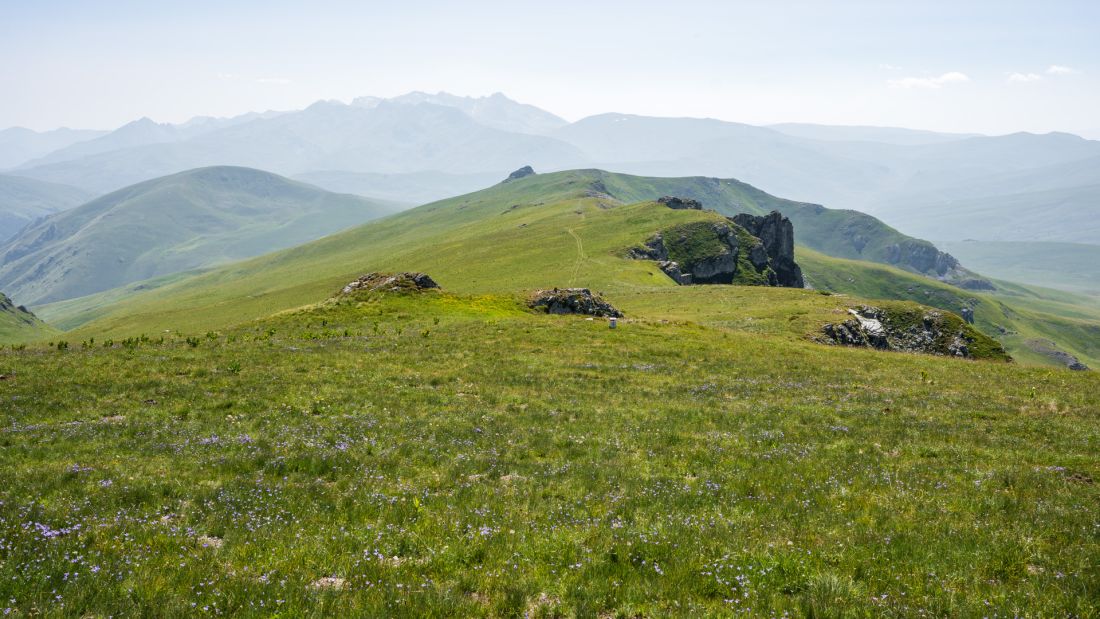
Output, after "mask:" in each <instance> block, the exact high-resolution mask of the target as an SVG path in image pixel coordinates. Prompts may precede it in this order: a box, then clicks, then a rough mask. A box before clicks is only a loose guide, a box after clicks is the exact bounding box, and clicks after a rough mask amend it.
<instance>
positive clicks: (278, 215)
mask: <svg viewBox="0 0 1100 619" xmlns="http://www.w3.org/2000/svg"><path fill="white" fill-rule="evenodd" d="M393 210H394V209H393V208H392V207H391V206H390V205H389V204H386V203H379V202H374V201H369V200H366V199H363V198H360V197H358V196H351V195H345V194H333V193H329V192H326V191H323V190H321V189H318V188H316V187H313V186H310V185H305V184H302V183H297V182H294V181H290V180H288V179H285V178H282V177H280V176H276V175H274V174H269V173H267V172H261V171H259V170H251V169H248V168H233V167H215V168H201V169H198V170H191V171H188V172H181V173H179V174H174V175H172V176H168V177H165V178H160V179H155V180H152V181H148V182H145V183H140V184H138V185H134V186H132V187H128V188H126V189H122V190H120V191H116V192H114V193H111V194H108V195H106V196H103V197H101V198H98V199H96V200H93V201H91V202H88V203H87V204H84V205H82V206H80V207H78V208H75V209H72V210H69V211H65V212H63V213H58V214H57V215H54V216H51V217H49V218H47V219H44V220H42V221H39V222H37V223H35V224H34V225H32V226H30V227H28V228H27V229H25V230H24V231H22V232H21V233H20V234H19V235H18V236H16V237H15V238H13V239H11V240H9V241H8V242H7V243H5V244H4V245H2V246H0V287H3V289H5V290H6V291H8V292H9V294H12V295H14V296H16V297H17V298H19V299H22V300H25V301H26V302H27V303H34V304H41V303H46V302H50V301H57V300H62V299H69V298H74V297H79V296H83V295H87V294H91V293H95V292H100V291H103V290H108V289H111V288H115V287H117V286H120V285H124V284H127V283H129V282H134V281H138V280H143V279H147V278H150V277H156V276H160V275H165V274H169V273H174V272H178V271H186V270H189V269H195V268H199V267H204V266H210V265H214V264H219V263H224V262H230V261H233V260H239V259H241V258H247V257H249V256H255V255H258V254H263V253H267V252H269V251H273V250H276V249H281V248H283V247H288V246H291V245H297V244H299V243H304V242H306V241H310V240H313V239H315V238H318V237H321V236H324V235H326V234H329V233H332V232H335V231H337V230H341V229H344V228H347V227H348V226H352V225H355V224H360V223H363V222H365V221H368V220H371V219H374V218H376V217H380V216H382V215H385V214H388V213H390V212H392V211H393Z"/></svg>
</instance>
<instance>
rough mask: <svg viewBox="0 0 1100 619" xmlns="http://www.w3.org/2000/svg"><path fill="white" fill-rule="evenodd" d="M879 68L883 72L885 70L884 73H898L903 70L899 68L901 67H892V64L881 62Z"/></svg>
mask: <svg viewBox="0 0 1100 619" xmlns="http://www.w3.org/2000/svg"><path fill="white" fill-rule="evenodd" d="M878 68H880V69H882V70H884V71H897V70H899V69H901V67H899V66H897V65H892V64H890V63H888V62H880V63H878Z"/></svg>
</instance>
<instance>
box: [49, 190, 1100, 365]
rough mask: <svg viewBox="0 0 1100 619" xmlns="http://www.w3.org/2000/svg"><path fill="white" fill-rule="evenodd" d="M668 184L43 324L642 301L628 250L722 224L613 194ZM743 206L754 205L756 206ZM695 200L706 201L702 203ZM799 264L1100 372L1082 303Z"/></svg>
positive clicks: (508, 201) (474, 219)
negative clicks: (581, 290)
mask: <svg viewBox="0 0 1100 619" xmlns="http://www.w3.org/2000/svg"><path fill="white" fill-rule="evenodd" d="M668 180H669V179H646V178H642V177H631V176H625V175H612V174H607V173H602V172H598V171H579V172H563V173H556V174H544V175H537V176H531V177H527V178H524V179H522V180H520V181H515V182H509V183H502V184H499V185H496V186H494V187H492V188H489V189H486V190H484V191H481V192H477V193H474V194H469V195H467V196H460V197H458V198H452V199H449V200H444V201H441V202H437V203H434V204H430V205H426V206H423V207H420V208H417V209H413V210H411V211H407V212H405V213H400V214H397V215H394V216H391V217H389V218H386V219H383V220H379V221H376V222H372V223H371V224H369V225H366V226H363V227H359V228H354V229H351V230H348V231H345V232H342V233H339V234H336V235H333V236H331V237H327V238H325V239H321V240H318V241H315V242H313V243H309V244H307V245H304V246H300V247H297V248H293V249H290V250H286V251H283V252H278V253H274V254H270V255H266V256H262V257H259V258H256V259H252V260H249V261H244V262H240V263H235V264H233V265H229V266H227V267H223V268H220V269H216V270H213V271H210V272H207V273H203V274H199V275H196V276H194V277H186V278H181V279H179V280H173V281H168V282H154V283H153V284H151V285H150V289H147V290H143V291H134V292H137V294H131V293H129V292H127V293H123V294H120V293H119V292H118V291H114V292H112V293H110V295H108V296H92V297H88V298H85V299H77V300H75V301H73V302H69V303H65V304H58V305H54V306H48V307H45V308H43V309H42V310H41V314H42V316H43V317H44V318H45V319H46V320H48V321H51V322H54V323H55V324H59V325H64V326H66V327H71V328H74V331H73V333H72V335H71V337H72V338H73V339H74V340H79V339H86V338H88V337H93V336H99V337H101V338H102V337H116V338H117V337H126V336H132V335H138V334H141V333H147V334H155V333H159V332H161V331H163V330H165V329H173V330H179V331H183V332H188V333H201V332H204V331H206V330H211V329H220V328H223V327H225V326H227V325H232V324H239V323H242V322H245V321H248V320H253V319H257V318H260V317H263V316H267V315H270V314H271V313H273V312H277V311H281V310H285V309H289V308H293V307H297V306H301V305H304V304H308V303H312V302H315V301H316V300H317V299H321V298H325V297H327V296H328V295H329V294H331V293H332V292H333V291H335V290H337V289H339V287H340V286H342V285H343V284H344V283H346V282H347V281H350V280H351V279H353V278H355V277H356V276H358V275H360V274H362V273H364V272H367V271H373V270H383V271H404V270H420V271H425V272H428V273H430V274H431V275H432V276H433V277H435V278H436V279H437V280H439V281H440V282H441V283H443V285H444V287H445V288H446V289H448V290H452V291H456V292H464V293H473V294H488V293H493V294H499V293H502V292H503V293H513V292H516V291H519V290H523V289H530V288H540V287H550V286H573V285H581V286H587V287H590V288H594V289H597V290H602V291H604V292H606V293H607V294H608V295H609V297H610V298H611V299H612V301H613V302H618V301H619V300H620V299H622V298H624V295H627V294H629V293H632V292H634V291H638V290H650V289H655V290H660V289H661V288H664V287H667V286H671V285H672V282H671V281H670V280H669V279H668V278H667V277H665V276H664V275H663V274H662V273H661V272H660V271H659V270H658V269H656V268H655V267H654V265H652V264H651V263H648V262H645V261H635V260H628V259H625V258H624V257H623V255H624V253H623V250H625V249H626V248H629V247H633V246H636V245H638V244H639V243H641V242H644V241H645V240H646V239H648V238H650V237H651V236H652V234H653V233H654V232H656V231H658V230H662V229H667V228H670V227H674V226H677V225H683V224H689V223H692V222H704V221H707V222H709V221H719V220H721V217H720V215H718V214H716V213H712V212H703V211H690V210H687V211H675V210H671V209H667V208H663V207H658V206H656V205H654V204H652V203H638V204H630V205H624V204H623V203H622V202H621V201H619V200H618V199H616V198H614V197H612V195H611V193H610V192H613V193H615V194H618V195H624V196H626V197H625V198H624V199H633V198H635V197H638V196H652V195H654V194H659V193H661V191H662V190H665V189H668V190H669V191H673V190H675V189H676V187H673V186H666V185H663V184H662V183H665V181H668ZM671 180H673V181H677V182H678V183H681V185H682V184H683V183H687V182H688V181H691V180H695V181H698V182H697V185H698V187H700V188H702V189H700V190H699V191H703V189H707V188H710V189H713V190H715V191H721V192H729V191H733V190H734V189H737V190H741V189H740V188H739V186H737V185H731V184H725V185H723V183H725V181H722V182H712V181H713V179H671ZM619 185H622V186H621V187H620V186H619ZM627 189H630V192H633V193H630V192H628V191H627ZM680 193H681V195H685V194H686V193H687V192H680ZM763 195H765V196H766V195H767V194H763ZM746 196H747V197H746V200H747V199H749V198H752V195H750V194H746ZM688 197H702V199H704V200H706V199H708V198H707V197H706V196H705V195H703V196H700V194H692V195H691V196H688ZM728 197H729V196H728V195H727V196H726V198H728ZM725 203H726V204H732V202H730V201H729V200H727V201H726V202H725ZM744 204H745V206H746V209H747V210H753V209H757V208H761V206H760V204H757V203H752V204H750V203H748V202H745V203H744ZM750 207H751V208H750ZM797 229H798V228H797V226H796V230H797ZM797 259H798V260H799V262H800V263H801V264H802V266H803V269H804V271H805V272H806V275H807V281H808V282H809V283H810V284H811V285H813V286H815V287H816V288H819V289H822V290H829V291H833V292H840V293H845V294H850V295H855V296H859V297H863V298H867V299H901V300H911V301H916V302H918V303H924V304H927V305H932V306H935V307H939V308H942V309H947V310H950V311H955V312H957V311H959V310H960V309H961V308H962V307H964V306H970V307H975V312H976V316H977V320H978V326H979V327H980V328H981V329H982V330H983V331H984V332H985V333H986V334H990V335H994V336H998V337H1000V338H1002V341H1003V342H1004V343H1005V344H1006V346H1007V347H1008V349H1009V352H1010V353H1011V354H1013V355H1016V356H1018V357H1020V358H1022V359H1023V360H1025V361H1028V362H1034V363H1044V364H1049V363H1053V362H1052V361H1051V360H1050V359H1049V358H1047V357H1045V356H1043V355H1040V354H1036V353H1033V352H1031V350H1030V348H1029V347H1028V346H1027V340H1028V339H1029V338H1034V337H1039V336H1042V337H1047V338H1049V339H1053V340H1055V341H1056V342H1058V343H1059V345H1060V346H1062V347H1063V348H1064V349H1065V350H1068V351H1070V352H1072V353H1073V354H1075V355H1077V356H1078V357H1079V358H1081V359H1082V360H1083V361H1085V363H1089V364H1090V365H1093V364H1094V365H1097V366H1100V351H1097V350H1096V348H1095V347H1096V345H1097V344H1098V343H1100V336H1098V335H1096V334H1095V333H1094V329H1095V328H1096V325H1097V324H1100V319H1098V318H1100V317H1095V316H1091V315H1089V314H1088V313H1087V312H1086V313H1085V314H1082V315H1078V316H1071V315H1069V308H1072V307H1073V304H1072V303H1070V300H1068V299H1066V300H1059V301H1058V304H1059V307H1061V308H1062V309H1063V310H1065V311H1062V313H1061V314H1060V315H1056V314H1055V313H1052V312H1050V311H1044V309H1043V308H1044V307H1047V306H1048V305H1051V302H1050V300H1049V299H1047V298H1046V297H1044V296H1040V295H1037V294H1032V293H1030V292H1029V293H1028V294H1030V295H1031V296H1028V295H1025V294H1024V292H1027V290H1026V289H1023V288H1020V289H1019V291H1018V293H1017V294H1016V296H992V295H989V294H985V293H982V294H978V293H973V292H971V291H965V290H961V289H959V288H955V287H953V286H949V285H946V284H942V283H939V282H936V281H934V280H930V279H927V278H924V277H920V276H917V275H914V274H912V273H908V272H905V271H901V270H899V269H895V268H891V267H888V266H885V265H876V264H871V263H866V262H858V261H852V260H844V259H839V258H831V257H828V256H824V255H823V254H821V253H818V252H815V251H813V250H809V249H807V248H805V247H802V246H800V247H799V249H798V255H797ZM1020 299H1022V300H1023V302H1022V303H1021V302H1020ZM1060 311H1061V310H1060ZM1039 323H1041V325H1040V324H1039ZM998 327H1000V328H1001V329H998ZM1002 329H1003V330H1004V331H1005V333H1004V334H1003V335H1002V333H1001V330H1002ZM1090 362H1091V363H1090Z"/></svg>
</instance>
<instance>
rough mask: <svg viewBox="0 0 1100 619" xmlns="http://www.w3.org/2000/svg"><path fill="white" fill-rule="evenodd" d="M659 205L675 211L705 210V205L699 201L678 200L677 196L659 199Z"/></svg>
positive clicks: (689, 199)
mask: <svg viewBox="0 0 1100 619" xmlns="http://www.w3.org/2000/svg"><path fill="white" fill-rule="evenodd" d="M657 203H658V204H664V205H665V206H667V207H668V208H670V209H673V210H677V211H678V210H685V209H690V210H694V211H701V210H703V203H702V202H700V201H698V200H692V199H691V198H677V197H676V196H664V197H661V198H657Z"/></svg>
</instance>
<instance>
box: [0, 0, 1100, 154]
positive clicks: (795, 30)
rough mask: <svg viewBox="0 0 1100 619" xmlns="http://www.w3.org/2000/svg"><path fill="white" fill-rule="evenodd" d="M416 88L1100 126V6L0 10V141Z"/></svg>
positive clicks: (669, 110)
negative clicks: (21, 132)
mask: <svg viewBox="0 0 1100 619" xmlns="http://www.w3.org/2000/svg"><path fill="white" fill-rule="evenodd" d="M409 90H425V91H432V92H434V91H438V90H446V91H448V92H453V93H455V94H464V95H482V94H490V93H492V92H495V91H503V92H504V93H506V94H508V95H509V96H511V97H512V98H514V99H517V100H520V101H524V102H527V103H532V104H535V105H538V106H540V107H543V108H546V109H548V110H550V111H552V112H554V113H557V114H559V115H561V116H564V117H565V118H567V119H570V120H575V119H578V118H581V117H583V116H585V115H588V114H594V113H600V112H606V111H618V112H632V113H638V114H652V115H662V116H709V117H715V118H722V119H726V120H734V121H741V122H749V123H754V124H764V123H772V122H787V121H790V122H820V123H830V124H874V125H896V126H906V127H915V128H927V129H938V130H948V131H980V132H987V133H1006V132H1011V131H1018V130H1029V131H1049V130H1067V131H1083V130H1094V129H1096V130H1100V114H1098V113H1097V110H1100V2H1097V1H1095V0H1089V1H1057V0H1046V1H1043V2H1011V1H1005V0H1001V1H995V2H993V1H991V2H984V1H983V2H977V1H975V2H968V1H966V0H954V1H950V2H943V1H938V0H933V1H929V0H922V1H920V2H917V1H904V2H900V1H899V2H894V1H889V0H876V1H870V0H865V1H850V2H825V1H819V2H781V1H776V0H773V1H768V2H765V1H741V2H702V1H696V0H678V1H676V2H669V1H668V0H662V1H660V2H649V1H647V0H635V1H631V2H625V1H624V2H618V1H614V2H598V1H596V0H588V1H586V2H575V1H572V0H556V1H554V2H548V1H539V2H526V1H524V0H510V1H506V2H478V1H476V0H467V1H465V2H455V1H450V2H436V1H416V0H407V1H405V2H401V3H396V2H372V1H369V0H368V1H366V2H350V1H349V2H336V1H314V2H308V3H306V2H281V1H272V0H266V1H243V2H228V1H221V2H216V1H208V0H191V1H188V2H160V1H156V0H144V1H140V2H139V1H133V2H131V1H117V2H88V1H83V2H76V1H69V2H66V1H55V0H35V1H26V2H23V1H20V0H0V93H3V95H2V96H0V127H6V126H12V125H22V126H28V127H31V128H35V129H49V128H54V127H57V126H62V125H65V126H71V127H88V128H110V127H114V126H117V125H120V124H122V123H124V122H126V121H129V120H132V119H134V118H138V117H141V116H149V117H152V118H153V119H155V120H158V121H171V122H179V121H182V120H185V119H187V118H189V117H191V116H195V115H216V116H226V115H233V114H239V113H242V112H246V111H250V110H265V109H293V108H301V107H304V106H306V105H308V104H309V103H311V102H313V101H315V100H318V99H340V100H344V101H347V100H350V99H351V98H353V97H356V96H361V95H378V96H392V95H397V94H401V93H403V92H406V91H409ZM1098 137H1100V136H1098Z"/></svg>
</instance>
